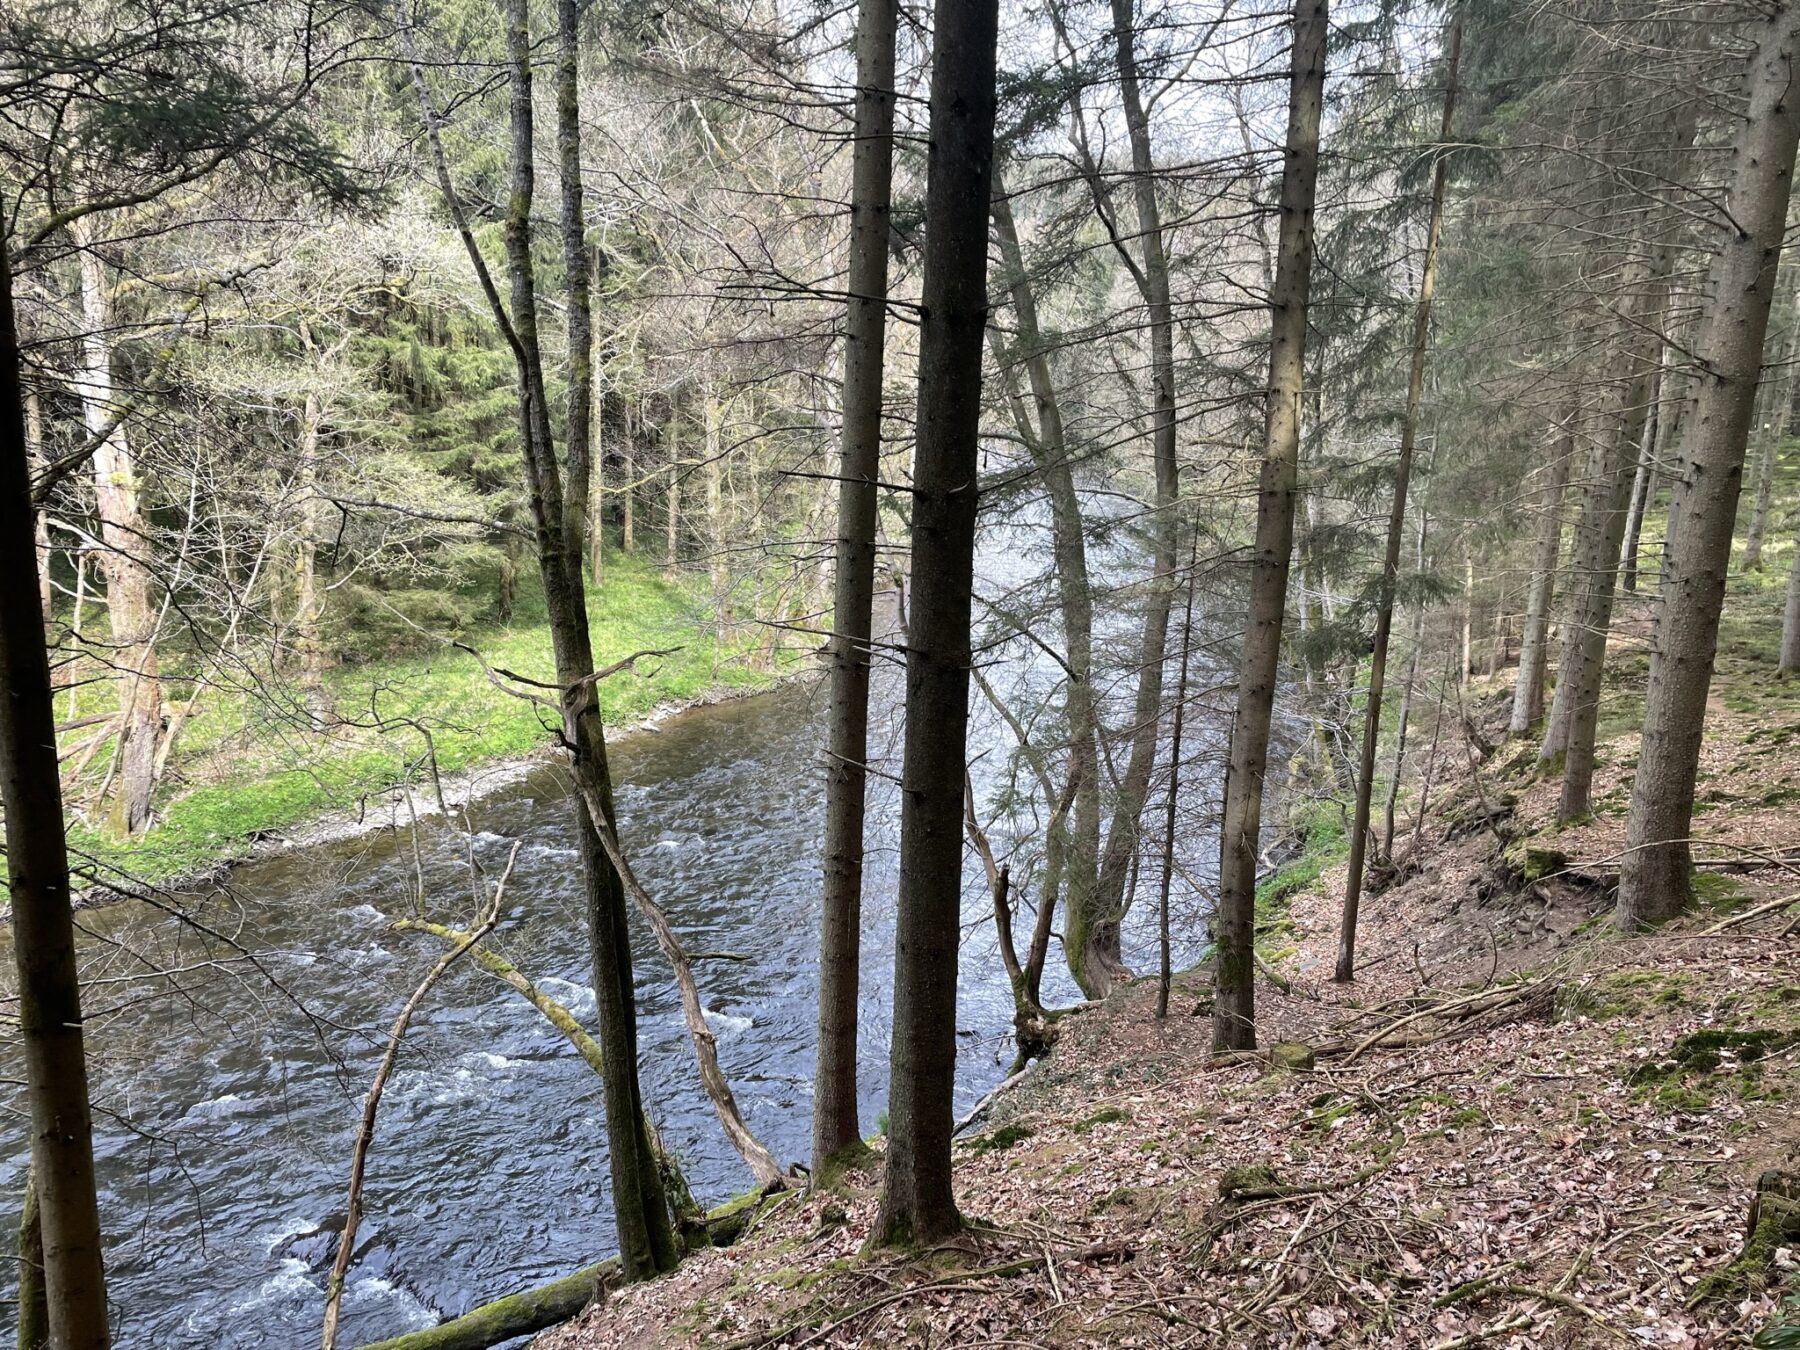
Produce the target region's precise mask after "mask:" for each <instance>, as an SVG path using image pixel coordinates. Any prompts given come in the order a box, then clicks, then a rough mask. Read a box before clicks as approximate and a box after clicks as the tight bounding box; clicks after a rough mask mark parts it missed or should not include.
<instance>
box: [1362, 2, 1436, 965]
mask: <svg viewBox="0 0 1800 1350" xmlns="http://www.w3.org/2000/svg"><path fill="white" fill-rule="evenodd" d="M1444 48H1445V52H1446V55H1445V80H1444V115H1443V119H1442V121H1441V122H1440V123H1439V128H1438V142H1439V150H1438V156H1437V165H1436V167H1435V168H1434V169H1433V171H1432V177H1431V212H1430V215H1429V217H1428V218H1427V221H1426V225H1425V258H1424V261H1423V263H1422V264H1421V266H1420V270H1419V300H1418V304H1417V306H1416V307H1415V309H1414V311H1413V331H1412V359H1411V362H1410V363H1409V365H1408V367H1407V373H1406V413H1405V417H1404V420H1403V421H1402V422H1401V424H1400V452H1399V455H1398V456H1397V458H1396V460H1395V463H1394V500H1393V502H1392V504H1391V505H1390V506H1389V508H1388V529H1387V552H1386V555H1385V556H1384V557H1383V559H1382V564H1381V590H1380V594H1379V596H1378V598H1377V600H1376V605H1375V641H1374V646H1373V648H1372V649H1371V651H1370V656H1369V696H1368V701H1367V703H1366V704H1365V705H1364V712H1363V738H1362V760H1361V762H1360V764H1359V766H1358V769H1357V774H1356V813H1355V820H1354V823H1353V824H1352V826H1351V829H1350V868H1349V871H1348V872H1347V873H1346V874H1345V880H1344V913H1343V922H1342V924H1341V926H1340V927H1339V929H1338V955H1337V971H1336V974H1335V975H1334V976H1333V978H1334V979H1336V980H1338V981H1339V982H1343V981H1347V980H1351V979H1354V978H1355V977H1356V916H1357V906H1358V905H1359V903H1360V902H1361V899H1362V887H1363V860H1364V855H1365V851H1366V849H1367V847H1368V838H1369V804H1370V797H1371V794H1372V793H1373V792H1374V789H1375V751H1376V749H1377V747H1378V744H1379V742H1380V739H1381V699H1382V694H1383V693H1384V691H1385V685H1386V683H1387V658H1388V640H1389V638H1390V636H1391V635H1392V632H1393V627H1394V591H1395V589H1396V587H1397V586H1398V585H1399V582H1400V549H1401V546H1402V545H1403V544H1404V543H1405V536H1406V489H1407V486H1408V485H1409V483H1410V482H1411V480H1412V462H1413V445H1414V444H1415V442H1416V441H1417V439H1418V434H1419V405H1420V403H1421V402H1422V401H1423V399H1424V395H1425V350H1426V346H1427V343H1428V340H1429V338H1430V336H1431V296H1432V290H1433V286H1434V284H1435V282H1436V279H1437V254H1438V239H1439V236H1440V235H1441V234H1442V233H1443V227H1444V184H1445V181H1446V179H1447V177H1448V174H1449V158H1448V157H1449V153H1450V150H1449V146H1450V130H1451V124H1452V121H1453V120H1454V118H1455V115H1456V70H1457V63H1458V62H1459V60H1460V59H1461V57H1462V24H1461V23H1460V22H1458V21H1456V20H1452V21H1451V24H1450V32H1449V33H1448V34H1447V35H1446V37H1445V41H1444Z"/></svg>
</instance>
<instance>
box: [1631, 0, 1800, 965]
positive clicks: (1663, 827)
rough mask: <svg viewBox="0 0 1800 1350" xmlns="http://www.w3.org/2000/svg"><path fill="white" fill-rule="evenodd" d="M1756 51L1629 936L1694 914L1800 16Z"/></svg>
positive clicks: (1634, 870) (1682, 533) (1648, 726)
mask: <svg viewBox="0 0 1800 1350" xmlns="http://www.w3.org/2000/svg"><path fill="white" fill-rule="evenodd" d="M1756 38H1757V41H1756V50H1755V54H1754V55H1753V56H1752V58H1751V61H1750V75H1749V108H1748V117H1747V120H1746V121H1745V123H1744V124H1743V126H1742V127H1741V128H1740V130H1739V132H1738V135H1737V138H1736V143H1735V146H1734V153H1733V155H1732V163H1733V164H1734V165H1735V171H1734V174H1733V181H1732V183H1731V187H1730V197H1729V206H1728V208H1727V209H1728V212H1729V214H1728V215H1727V217H1726V220H1727V221H1728V222H1729V224H1728V225H1727V227H1726V229H1727V232H1726V234H1725V238H1724V240H1723V242H1722V247H1721V249H1720V251H1719V252H1718V254H1717V255H1716V256H1715V257H1714V258H1713V261H1712V265H1711V267H1710V268H1709V270H1708V276H1707V288H1706V297H1707V298H1706V308H1705V313H1704V319H1703V321H1702V329H1701V332H1700V334H1699V336H1698V338H1697V340H1696V342H1695V347H1694V350H1695V352H1696V355H1697V357H1698V358H1699V362H1698V363H1699V367H1700V369H1699V375H1698V384H1699V389H1698V393H1697V397H1696V402H1695V407H1694V412H1693V416H1692V417H1691V419H1690V420H1689V422H1688V426H1687V430H1686V434H1685V436H1684V437H1683V441H1682V460H1683V463H1684V467H1685V477H1684V482H1683V483H1682V484H1681V486H1680V488H1679V489H1678V491H1679V493H1680V496H1681V519H1680V522H1679V524H1678V525H1677V527H1676V529H1677V534H1676V537H1675V539H1674V540H1673V541H1672V545H1671V547H1670V550H1669V574H1668V576H1667V577H1666V578H1665V579H1664V583H1663V588H1662V598H1661V602H1660V603H1661V612H1660V613H1659V614H1658V615H1657V618H1656V626H1655V629H1654V631H1653V632H1652V635H1651V650H1650V686H1649V691H1648V693H1647V694H1646V696H1645V701H1644V733H1643V746H1642V749H1641V751H1640V753H1639V757H1638V766H1637V777H1636V782H1635V784H1634V785H1633V788H1632V796H1631V814H1630V817H1629V819H1628V821H1627V824H1626V852H1625V857H1624V861H1623V866H1622V872H1621V875H1620V878H1619V898H1618V904H1617V907H1616V909H1615V911H1614V921H1615V923H1617V925H1618V926H1619V927H1620V928H1622V929H1627V930H1630V929H1635V928H1639V927H1642V926H1643V925H1645V924H1649V923H1655V922H1659V921H1661V920H1663V919H1667V918H1670V917H1672V916H1674V915H1675V914H1678V913H1679V912H1680V911H1681V910H1682V909H1683V908H1684V907H1685V906H1686V904H1687V902H1688V897H1689V886H1690V878H1689V873H1690V867H1691V863H1690V856H1689V848H1688V844H1687V839H1688V836H1689V834H1690V832H1691V827H1692V822H1693V809H1694V774H1695V772H1696V769H1697V768H1698V765H1699V758H1700V739H1701V734H1702V728H1703V725H1704V723H1705V718H1706V695H1707V689H1708V686H1709V685H1710V683H1711V681H1712V670H1713V658H1714V655H1715V653H1716V651H1717V646H1718V637H1719V611H1720V608H1721V606H1722V605H1723V603H1724V599H1725V574H1726V570H1727V567H1728V566H1729V563H1730V557H1731V530H1732V523H1733V518H1734V516H1735V515H1736V511H1737V501H1738V492H1739V489H1740V487H1741V485H1742V480H1743V465H1744V450H1745V445H1746V442H1747V439H1748V435H1749V430H1750V427H1749V422H1750V417H1751V411H1752V408H1753V406H1754V403H1755V399H1756V385H1757V381H1758V379H1759V378H1760V376H1761V373H1762V351H1763V340H1764V337H1765V336H1766V333H1767V329H1768V322H1769V308H1770V303H1771V301H1772V299H1773V296H1774V290H1775V270H1776V267H1777V265H1778V263H1779V261H1780V257H1781V246H1782V237H1783V230H1784V226H1785V225H1786V218H1787V204H1788V197H1789V193H1790V190H1791V187H1792V180H1793V171H1794V150H1795V145H1796V143H1797V142H1800V99H1796V98H1795V97H1794V96H1793V89H1794V82H1795V74H1796V72H1795V69H1794V66H1795V61H1796V55H1797V48H1800V4H1795V3H1791V0H1790V3H1787V4H1784V5H1783V6H1782V7H1781V8H1779V9H1777V10H1776V11H1775V12H1774V13H1773V14H1772V15H1771V16H1770V17H1769V18H1768V19H1766V20H1764V21H1762V22H1761V23H1759V24H1758V25H1756Z"/></svg>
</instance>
